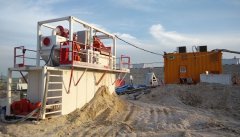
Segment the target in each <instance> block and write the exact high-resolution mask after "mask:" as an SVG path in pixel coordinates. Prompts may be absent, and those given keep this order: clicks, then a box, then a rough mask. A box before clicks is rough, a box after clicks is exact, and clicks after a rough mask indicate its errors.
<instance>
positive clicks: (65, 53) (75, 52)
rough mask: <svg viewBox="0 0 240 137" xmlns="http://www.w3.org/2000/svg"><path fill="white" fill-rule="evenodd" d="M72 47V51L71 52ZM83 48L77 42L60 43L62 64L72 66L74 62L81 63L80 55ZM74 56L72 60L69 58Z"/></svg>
mask: <svg viewBox="0 0 240 137" xmlns="http://www.w3.org/2000/svg"><path fill="white" fill-rule="evenodd" d="M70 47H71V49H72V51H70V50H69V48H70ZM80 50H81V46H80V44H79V43H77V42H76V41H67V42H61V43H60V64H72V63H73V61H81V56H80V55H81V54H80V53H79V52H80ZM69 54H72V55H71V56H72V59H70V58H69Z"/></svg>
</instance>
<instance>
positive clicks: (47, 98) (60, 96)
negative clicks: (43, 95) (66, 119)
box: [47, 96, 62, 99]
mask: <svg viewBox="0 0 240 137" xmlns="http://www.w3.org/2000/svg"><path fill="white" fill-rule="evenodd" d="M55 98H62V96H54V97H47V99H55Z"/></svg>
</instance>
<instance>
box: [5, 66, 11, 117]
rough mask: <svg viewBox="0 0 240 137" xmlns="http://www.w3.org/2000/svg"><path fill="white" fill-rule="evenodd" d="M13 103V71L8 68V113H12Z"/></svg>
mask: <svg viewBox="0 0 240 137" xmlns="http://www.w3.org/2000/svg"><path fill="white" fill-rule="evenodd" d="M11 104H12V71H11V70H10V69H8V79H7V112H6V115H10V114H11V108H10V106H11Z"/></svg>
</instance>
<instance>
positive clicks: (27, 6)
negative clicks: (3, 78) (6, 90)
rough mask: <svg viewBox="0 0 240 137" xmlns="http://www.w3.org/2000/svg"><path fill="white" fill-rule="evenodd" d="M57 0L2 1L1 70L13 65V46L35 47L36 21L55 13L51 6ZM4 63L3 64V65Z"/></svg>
mask: <svg viewBox="0 0 240 137" xmlns="http://www.w3.org/2000/svg"><path fill="white" fill-rule="evenodd" d="M55 2H57V0H51V1H48V2H47V3H46V1H42V0H38V1H27V0H21V1H14V0H8V1H2V2H1V4H0V8H1V12H0V22H1V27H0V32H1V33H0V37H1V39H0V48H1V50H0V58H1V66H0V70H1V72H4V73H6V71H7V68H8V67H12V66H13V47H15V46H20V45H25V46H27V47H28V48H31V49H36V39H37V36H36V34H37V22H38V21H41V20H45V19H49V18H54V17H56V16H57V15H55V14H53V12H51V6H49V4H50V5H51V4H54V3H55ZM3 64H5V65H3Z"/></svg>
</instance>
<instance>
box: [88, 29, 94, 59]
mask: <svg viewBox="0 0 240 137" xmlns="http://www.w3.org/2000/svg"><path fill="white" fill-rule="evenodd" d="M89 31H90V32H89V33H90V34H89V35H88V36H87V37H88V43H89V46H90V55H87V56H88V63H93V56H94V55H93V54H94V53H93V28H92V27H90V28H89Z"/></svg>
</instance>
